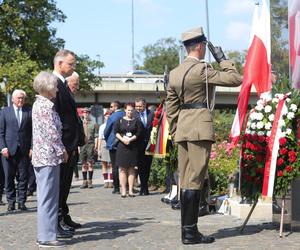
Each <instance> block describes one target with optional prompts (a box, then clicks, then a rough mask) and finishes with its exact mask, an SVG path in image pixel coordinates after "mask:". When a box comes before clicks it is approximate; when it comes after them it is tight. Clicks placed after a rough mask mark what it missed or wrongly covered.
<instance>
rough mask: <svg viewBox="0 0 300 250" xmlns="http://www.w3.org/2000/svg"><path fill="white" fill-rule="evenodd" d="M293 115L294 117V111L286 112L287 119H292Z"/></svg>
mask: <svg viewBox="0 0 300 250" xmlns="http://www.w3.org/2000/svg"><path fill="white" fill-rule="evenodd" d="M294 117H295V113H294V112H288V114H287V118H288V119H289V120H292V119H293V118H294Z"/></svg>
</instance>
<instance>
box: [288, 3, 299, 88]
mask: <svg viewBox="0 0 300 250" xmlns="http://www.w3.org/2000/svg"><path fill="white" fill-rule="evenodd" d="M288 13H289V14H288V15H289V38H290V39H289V41H290V68H291V80H292V86H293V88H296V89H300V1H299V0H289V10H288Z"/></svg>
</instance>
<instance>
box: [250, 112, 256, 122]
mask: <svg viewBox="0 0 300 250" xmlns="http://www.w3.org/2000/svg"><path fill="white" fill-rule="evenodd" d="M249 118H250V120H252V121H253V120H255V119H256V112H252V113H251V114H250V117H249Z"/></svg>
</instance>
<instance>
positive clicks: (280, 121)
mask: <svg viewBox="0 0 300 250" xmlns="http://www.w3.org/2000/svg"><path fill="white" fill-rule="evenodd" d="M278 125H279V127H280V128H281V127H283V126H285V122H284V120H283V119H281V120H279V123H278Z"/></svg>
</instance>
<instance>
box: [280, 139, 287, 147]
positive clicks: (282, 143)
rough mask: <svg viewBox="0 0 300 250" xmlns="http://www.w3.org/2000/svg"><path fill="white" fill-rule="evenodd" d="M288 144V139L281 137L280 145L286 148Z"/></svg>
mask: <svg viewBox="0 0 300 250" xmlns="http://www.w3.org/2000/svg"><path fill="white" fill-rule="evenodd" d="M285 144H286V139H285V137H281V138H280V139H279V145H280V146H284V145H285Z"/></svg>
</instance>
